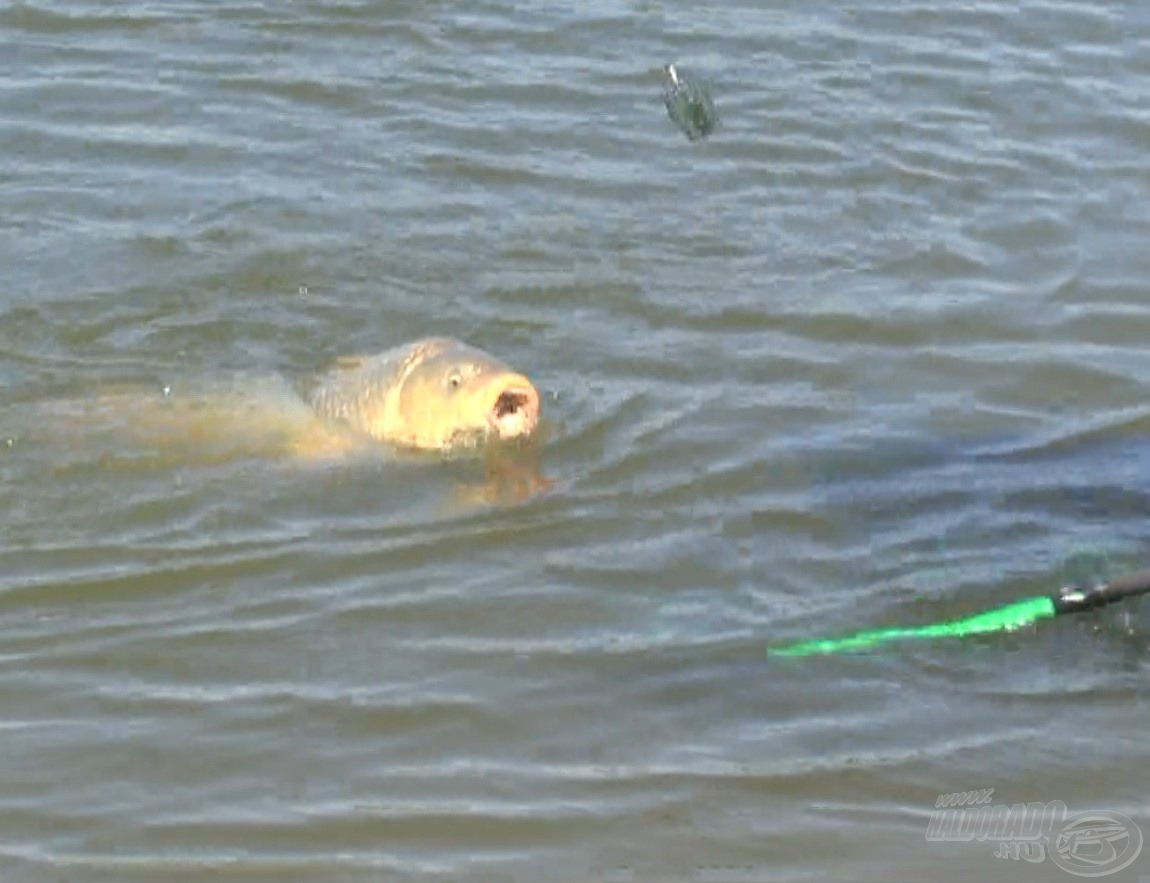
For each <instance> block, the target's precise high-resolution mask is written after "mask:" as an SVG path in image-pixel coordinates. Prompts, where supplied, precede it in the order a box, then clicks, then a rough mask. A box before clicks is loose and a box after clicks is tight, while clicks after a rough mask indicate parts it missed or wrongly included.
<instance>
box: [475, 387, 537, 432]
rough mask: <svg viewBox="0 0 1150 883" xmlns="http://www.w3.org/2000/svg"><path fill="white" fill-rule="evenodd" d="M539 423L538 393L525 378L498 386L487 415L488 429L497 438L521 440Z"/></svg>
mask: <svg viewBox="0 0 1150 883" xmlns="http://www.w3.org/2000/svg"><path fill="white" fill-rule="evenodd" d="M538 423H539V393H538V392H537V391H536V390H535V387H534V386H532V385H531V384H530V383H529V382H528V381H527V380H526V379H525V378H523V379H518V378H517V379H516V380H513V381H511V382H509V383H504V384H500V385H499V387H498V388H497V390H496V393H495V401H494V402H493V403H492V405H491V408H490V410H489V411H488V413H487V425H488V428H489V429H490V430H491V431H492V433H494V434H495V435H497V436H498V437H499V438H504V439H508V438H522V437H524V436H528V435H530V434H531V433H532V432H534V431H535V427H536V425H538Z"/></svg>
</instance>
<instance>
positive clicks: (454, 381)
mask: <svg viewBox="0 0 1150 883" xmlns="http://www.w3.org/2000/svg"><path fill="white" fill-rule="evenodd" d="M462 385H463V375H462V374H460V373H459V372H458V371H452V372H451V374H449V375H448V376H447V388H448V389H459V387H460V386H462Z"/></svg>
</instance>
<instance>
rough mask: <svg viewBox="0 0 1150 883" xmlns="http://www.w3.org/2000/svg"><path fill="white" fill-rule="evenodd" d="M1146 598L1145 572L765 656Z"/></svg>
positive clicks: (948, 634)
mask: <svg viewBox="0 0 1150 883" xmlns="http://www.w3.org/2000/svg"><path fill="white" fill-rule="evenodd" d="M1145 594H1150V569H1147V570H1139V571H1136V572H1134V573H1129V574H1127V575H1126V576H1120V577H1118V578H1116V579H1112V580H1110V581H1109V582H1104V583H1097V584H1095V585H1091V586H1063V587H1062V588H1061V589H1059V590H1058V591H1057V592H1055V593H1054V594H1052V595H1038V596H1037V597H1033V598H1024V599H1023V600H1021V601H1015V602H1013V603H1012V604H1006V605H1005V606H1002V607H995V608H994V609H992V610H987V611H984V612H982V613H978V614H975V615H974V616H967V617H964V618H962V619H952V620H948V621H946V622H936V623H933V624H930V625H920V626H907V627H903V628H887V629H874V630H872V631H866V632H859V633H858V634H855V635H850V636H848V637H843V638H819V639H815V640H810V641H800V642H798V643H795V644H787V645H786V646H783V647H775V648H774V649H772V650H768V651H767V655H768V656H817V655H822V654H827V653H846V652H850V651H852V650H867V649H870V648H871V647H877V646H879V645H880V644H886V643H888V642H890V641H899V640H913V639H923V638H961V637H965V636H966V635H981V634H986V633H988V632H1010V631H1014V630H1015V629H1020V628H1024V627H1026V626H1028V625H1033V624H1034V623H1036V622H1038V621H1039V620H1040V619H1052V618H1053V617H1055V616H1062V615H1063V614H1067V613H1080V612H1082V611H1083V610H1097V609H1098V608H1099V607H1105V606H1107V605H1108V604H1113V603H1114V602H1115V601H1122V600H1124V599H1125V598H1133V597H1135V596H1137V595H1145Z"/></svg>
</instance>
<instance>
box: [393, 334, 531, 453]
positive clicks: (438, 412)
mask: <svg viewBox="0 0 1150 883" xmlns="http://www.w3.org/2000/svg"><path fill="white" fill-rule="evenodd" d="M398 405H399V411H400V414H401V420H402V423H403V424H404V426H405V429H406V432H405V433H404V434H405V435H406V436H407V438H408V440H409V443H410V444H411V445H412V446H413V447H419V448H435V449H450V448H456V447H472V446H475V445H477V444H481V443H483V442H485V441H489V440H492V439H499V440H514V439H525V438H527V437H529V436H530V435H531V434H532V433H533V432H534V431H535V428H536V427H537V426H538V424H539V392H538V390H536V389H535V386H534V384H532V382H531V381H530V380H529V379H528V378H527V377H526V375H524V374H520V373H519V372H517V371H515V370H513V369H512V368H510V367H508V366H507V365H506V364H504V363H503V362H502V361H500V360H499V359H497V358H495V357H494V356H492V355H489V354H488V353H485V352H483V351H482V350H480V349H476V348H475V347H471V346H468V345H466V344H462V343H459V342H457V341H448V340H443V341H436V342H434V343H433V344H432V345H429V346H428V347H426V348H425V349H424V351H423V352H422V354H421V356H420V357H419V358H418V359H417V360H416V361H415V362H414V363H413V364H412V365H411V367H410V369H409V370H408V372H407V374H406V376H405V377H404V378H403V381H402V384H401V386H400V389H399V402H398Z"/></svg>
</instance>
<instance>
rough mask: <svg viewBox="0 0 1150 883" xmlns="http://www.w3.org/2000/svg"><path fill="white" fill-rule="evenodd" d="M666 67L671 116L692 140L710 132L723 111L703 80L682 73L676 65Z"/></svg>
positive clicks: (665, 95) (666, 101)
mask: <svg viewBox="0 0 1150 883" xmlns="http://www.w3.org/2000/svg"><path fill="white" fill-rule="evenodd" d="M663 70H664V71H665V72H666V74H667V76H668V77H669V82H668V83H667V88H666V89H665V90H664V91H663V103H664V104H666V105H667V116H669V117H670V118H671V121H672V122H673V123H674V124H675V125H676V126H678V127H679V128H680V129H682V131H683V134H684V135H686V136H687V138H688V140H690V141H697V140H699V139H700V138H705V137H706V136H707V135H710V134H711V132H713V131H714V130H715V127H716V126H718V124H719V114H718V112H717V111H716V110H715V105H714V102H712V101H711V96H710V94H709V93H708V92H707V89H706V88H705V87H704V86H703V85H702V84H701V83H697V82H695V81H694V80H692V79H690V78H688V77H685V76H683V75H682V74H680V73H679V72H678V71H677V70H675V65H673V64H669V65H667V66H666V67H664V68H663Z"/></svg>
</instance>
